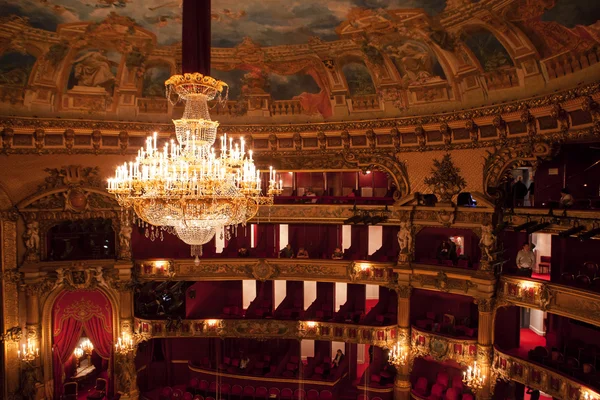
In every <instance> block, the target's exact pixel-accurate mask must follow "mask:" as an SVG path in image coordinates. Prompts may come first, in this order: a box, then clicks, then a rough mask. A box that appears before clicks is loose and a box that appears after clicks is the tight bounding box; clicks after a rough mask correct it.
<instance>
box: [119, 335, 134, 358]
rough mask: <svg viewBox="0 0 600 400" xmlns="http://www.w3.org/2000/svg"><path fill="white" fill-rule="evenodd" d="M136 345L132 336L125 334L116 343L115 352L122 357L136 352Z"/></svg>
mask: <svg viewBox="0 0 600 400" xmlns="http://www.w3.org/2000/svg"><path fill="white" fill-rule="evenodd" d="M135 347H136V344H135V342H134V340H133V338H132V337H131V336H129V335H128V334H126V333H123V334H122V335H121V337H120V338H119V339H118V340H117V343H115V352H116V353H117V354H120V355H127V354H129V353H133V352H134V351H135Z"/></svg>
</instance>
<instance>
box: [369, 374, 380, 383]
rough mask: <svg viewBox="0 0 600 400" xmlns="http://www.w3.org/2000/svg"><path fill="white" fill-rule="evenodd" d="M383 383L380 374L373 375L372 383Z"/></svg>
mask: <svg viewBox="0 0 600 400" xmlns="http://www.w3.org/2000/svg"><path fill="white" fill-rule="evenodd" d="M379 382H381V376H380V375H379V374H371V383H379Z"/></svg>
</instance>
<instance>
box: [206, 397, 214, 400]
mask: <svg viewBox="0 0 600 400" xmlns="http://www.w3.org/2000/svg"><path fill="white" fill-rule="evenodd" d="M206 400H215V398H214V397H207V398H206Z"/></svg>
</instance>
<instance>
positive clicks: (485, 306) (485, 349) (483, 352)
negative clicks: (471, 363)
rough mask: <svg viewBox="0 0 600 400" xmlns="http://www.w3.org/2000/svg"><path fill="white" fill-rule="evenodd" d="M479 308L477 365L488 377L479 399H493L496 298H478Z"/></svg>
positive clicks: (479, 392)
mask: <svg viewBox="0 0 600 400" xmlns="http://www.w3.org/2000/svg"><path fill="white" fill-rule="evenodd" d="M476 301H477V305H478V309H479V325H478V336H477V365H478V366H480V367H481V372H482V374H483V375H485V377H486V379H485V382H484V386H483V388H482V389H481V390H480V391H478V392H477V398H478V399H482V400H485V399H491V397H492V393H491V390H490V389H491V379H490V375H491V365H492V353H493V349H492V344H493V343H492V336H493V329H494V326H493V310H494V299H477V300H476Z"/></svg>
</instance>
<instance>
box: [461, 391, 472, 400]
mask: <svg viewBox="0 0 600 400" xmlns="http://www.w3.org/2000/svg"><path fill="white" fill-rule="evenodd" d="M461 400H475V397H473V395H472V394H471V393H465V394H463V395H462V399H461Z"/></svg>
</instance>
